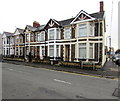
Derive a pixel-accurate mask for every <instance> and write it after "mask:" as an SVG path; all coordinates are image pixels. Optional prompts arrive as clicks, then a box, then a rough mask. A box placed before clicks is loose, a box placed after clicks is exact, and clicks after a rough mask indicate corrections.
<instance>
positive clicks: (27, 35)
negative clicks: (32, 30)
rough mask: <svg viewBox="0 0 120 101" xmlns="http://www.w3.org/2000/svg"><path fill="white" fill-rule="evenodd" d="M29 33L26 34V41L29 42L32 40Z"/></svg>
mask: <svg viewBox="0 0 120 101" xmlns="http://www.w3.org/2000/svg"><path fill="white" fill-rule="evenodd" d="M29 37H30V36H29V34H26V42H29V41H30V38H29Z"/></svg>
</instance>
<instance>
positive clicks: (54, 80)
mask: <svg viewBox="0 0 120 101" xmlns="http://www.w3.org/2000/svg"><path fill="white" fill-rule="evenodd" d="M117 87H118V81H117V80H113V79H105V78H98V77H89V76H85V75H79V74H72V73H70V74H69V73H65V72H60V71H54V70H47V69H43V68H39V69H38V68H34V67H30V66H23V65H22V64H21V65H15V64H9V63H2V98H3V99H117V97H115V96H112V93H113V92H114V90H115V88H117Z"/></svg>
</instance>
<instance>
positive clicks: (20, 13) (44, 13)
mask: <svg viewBox="0 0 120 101" xmlns="http://www.w3.org/2000/svg"><path fill="white" fill-rule="evenodd" d="M100 1H101V0H0V33H3V31H8V32H14V31H15V28H16V27H18V28H23V29H24V28H25V26H26V25H32V23H33V21H38V22H39V23H40V24H41V25H42V24H46V23H47V22H48V20H49V19H50V18H54V19H56V20H58V21H59V20H64V19H68V18H71V17H75V16H76V15H77V14H78V13H79V11H80V10H84V11H86V12H87V13H89V14H90V13H95V12H98V11H99V2H100ZM103 1H104V10H105V12H106V25H107V31H106V33H105V34H106V36H109V35H110V34H111V36H112V47H114V48H115V50H116V49H117V48H118V1H120V0H113V13H112V14H113V16H112V18H113V19H112V25H111V11H112V0H103ZM110 28H111V30H110ZM107 40H108V39H107Z"/></svg>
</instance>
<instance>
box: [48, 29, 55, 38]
mask: <svg viewBox="0 0 120 101" xmlns="http://www.w3.org/2000/svg"><path fill="white" fill-rule="evenodd" d="M48 33H49V39H50V40H52V39H54V35H55V34H54V33H55V29H49V30H48Z"/></svg>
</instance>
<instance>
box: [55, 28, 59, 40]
mask: <svg viewBox="0 0 120 101" xmlns="http://www.w3.org/2000/svg"><path fill="white" fill-rule="evenodd" d="M56 39H60V29H58V28H57V29H56Z"/></svg>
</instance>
